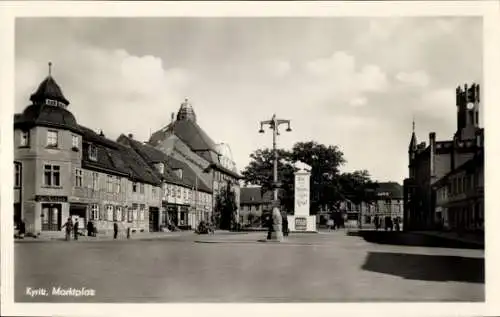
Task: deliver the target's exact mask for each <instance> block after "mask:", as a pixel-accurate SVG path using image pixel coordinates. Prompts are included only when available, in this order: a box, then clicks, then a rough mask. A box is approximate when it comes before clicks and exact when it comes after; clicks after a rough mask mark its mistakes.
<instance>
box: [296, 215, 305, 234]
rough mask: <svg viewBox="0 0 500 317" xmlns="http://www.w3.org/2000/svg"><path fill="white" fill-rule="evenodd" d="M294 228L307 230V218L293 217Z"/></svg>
mask: <svg viewBox="0 0 500 317" xmlns="http://www.w3.org/2000/svg"><path fill="white" fill-rule="evenodd" d="M295 230H297V231H306V230H307V219H306V218H303V217H300V218H295Z"/></svg>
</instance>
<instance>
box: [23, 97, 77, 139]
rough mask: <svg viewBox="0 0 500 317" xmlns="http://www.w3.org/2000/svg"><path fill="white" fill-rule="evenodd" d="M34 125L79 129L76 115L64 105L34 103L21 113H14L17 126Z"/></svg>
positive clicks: (27, 126) (28, 126) (26, 126)
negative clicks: (63, 106)
mask: <svg viewBox="0 0 500 317" xmlns="http://www.w3.org/2000/svg"><path fill="white" fill-rule="evenodd" d="M33 126H46V127H54V128H59V129H67V130H71V131H75V132H80V131H79V126H78V124H77V122H76V119H75V116H73V114H72V113H71V112H69V111H68V110H66V109H64V108H62V107H56V106H48V105H44V104H36V105H35V104H33V105H30V106H28V107H26V109H24V111H23V112H22V113H21V114H15V115H14V127H15V128H30V127H33Z"/></svg>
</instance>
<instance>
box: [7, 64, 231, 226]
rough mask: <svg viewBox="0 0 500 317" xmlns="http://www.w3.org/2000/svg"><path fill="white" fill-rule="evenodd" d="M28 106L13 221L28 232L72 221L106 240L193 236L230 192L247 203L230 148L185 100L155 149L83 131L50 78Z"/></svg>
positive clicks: (17, 136) (18, 152)
mask: <svg viewBox="0 0 500 317" xmlns="http://www.w3.org/2000/svg"><path fill="white" fill-rule="evenodd" d="M30 101H31V104H30V105H29V106H27V107H26V108H25V109H24V111H23V112H22V113H17V114H15V115H14V223H15V224H19V223H20V222H21V221H23V222H24V223H25V225H26V231H27V233H28V234H33V235H41V234H44V233H50V232H56V231H60V230H61V228H62V226H63V224H64V222H65V221H66V219H67V218H69V217H73V218H76V217H78V218H79V219H80V221H79V224H80V226H81V227H82V229H83V228H84V227H85V226H86V224H87V223H88V222H89V221H92V222H93V223H94V225H95V226H96V227H97V230H98V231H99V232H101V233H106V232H108V231H111V230H112V228H113V223H114V222H117V223H118V224H119V226H120V227H122V228H131V229H132V230H133V231H140V232H151V231H159V230H163V228H165V227H168V226H172V227H178V228H181V229H182V228H186V229H188V228H193V227H195V226H197V224H198V223H199V222H200V221H201V220H211V218H212V216H213V210H214V195H216V194H217V193H218V190H219V188H221V187H222V186H224V185H230V186H231V187H232V189H233V190H234V191H235V192H236V193H237V195H236V196H237V199H239V185H238V182H237V180H238V179H239V178H240V176H239V174H238V173H237V171H236V167H235V165H234V162H233V161H232V158H231V157H228V153H230V150H228V146H227V145H224V146H222V147H221V146H220V145H216V144H215V143H214V142H213V141H212V140H211V139H210V138H209V137H208V136H207V135H206V133H204V132H203V131H202V130H201V128H200V127H199V126H198V125H197V124H196V117H195V115H194V110H193V109H192V106H191V105H190V104H189V103H188V102H187V100H186V101H185V102H184V103H182V104H181V107H180V109H179V112H178V115H177V120H175V121H174V120H172V121H171V122H170V124H169V125H168V126H167V127H165V128H162V129H161V130H159V131H158V132H155V133H154V134H153V135H152V137H151V139H150V140H149V141H148V142H139V141H137V140H135V139H134V138H133V135H132V134H128V135H124V134H122V135H120V137H119V138H118V139H117V140H116V141H114V140H111V139H108V138H106V136H105V135H104V133H103V132H102V131H101V132H100V133H97V132H95V131H93V130H91V129H89V128H87V127H85V126H82V125H80V124H78V123H77V120H76V118H75V117H74V115H73V114H72V113H71V112H70V111H69V110H68V106H69V104H70V102H69V101H68V100H67V99H66V98H65V96H64V95H63V93H62V90H61V88H60V87H59V85H58V84H57V83H56V81H55V80H54V78H53V77H52V75H50V74H49V76H48V77H47V78H45V79H44V80H43V81H42V82H41V83H40V85H39V86H38V89H37V90H36V91H35V92H34V93H33V94H32V95H31V97H30ZM200 134H203V135H202V136H201V137H200ZM200 139H203V140H202V141H200ZM221 149H224V150H225V152H224V151H221ZM238 203H239V201H238Z"/></svg>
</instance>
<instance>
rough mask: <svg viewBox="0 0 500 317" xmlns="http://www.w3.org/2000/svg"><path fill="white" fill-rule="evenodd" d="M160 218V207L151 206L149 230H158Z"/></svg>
mask: <svg viewBox="0 0 500 317" xmlns="http://www.w3.org/2000/svg"><path fill="white" fill-rule="evenodd" d="M159 219H160V213H159V210H158V208H156V207H150V208H149V232H156V231H158V222H159Z"/></svg>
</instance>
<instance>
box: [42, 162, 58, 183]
mask: <svg viewBox="0 0 500 317" xmlns="http://www.w3.org/2000/svg"><path fill="white" fill-rule="evenodd" d="M44 176H45V177H44V185H45V186H60V185H61V184H60V179H61V175H60V166H58V165H45V166H44Z"/></svg>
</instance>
